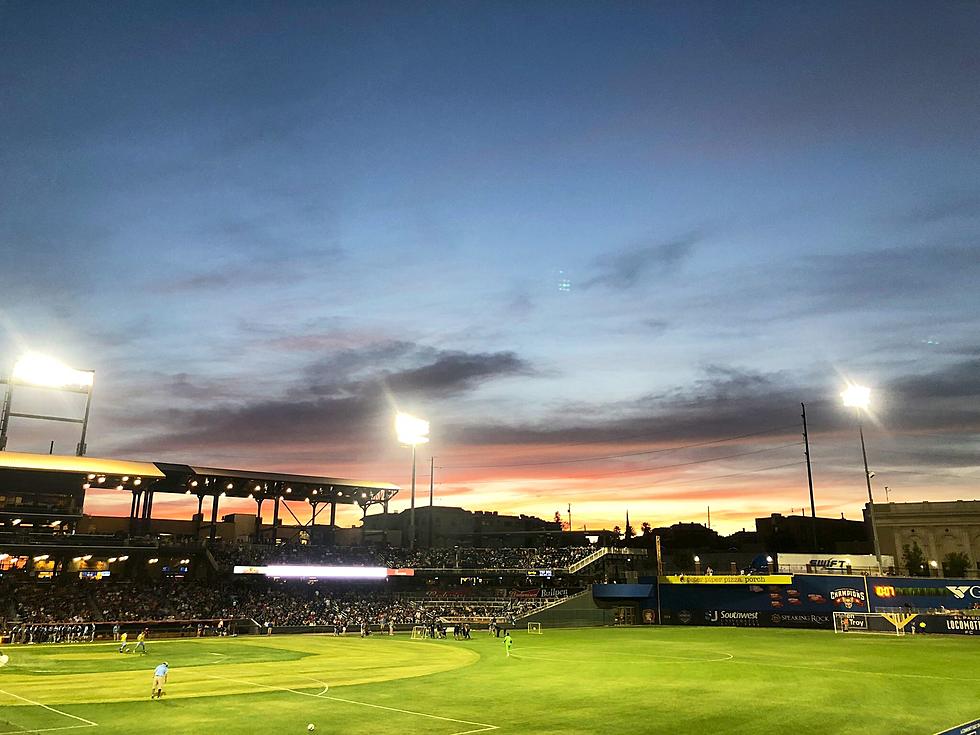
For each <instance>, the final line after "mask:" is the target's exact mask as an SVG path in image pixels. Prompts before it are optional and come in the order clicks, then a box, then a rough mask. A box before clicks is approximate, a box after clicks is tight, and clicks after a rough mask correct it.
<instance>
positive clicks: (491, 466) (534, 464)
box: [438, 424, 796, 470]
mask: <svg viewBox="0 0 980 735" xmlns="http://www.w3.org/2000/svg"><path fill="white" fill-rule="evenodd" d="M795 427H796V424H789V425H787V426H774V427H772V428H769V429H765V430H763V431H753V432H751V433H748V434H739V435H737V436H728V437H725V438H723V439H712V440H710V441H704V442H697V443H695V444H682V445H680V446H676V447H665V448H662V449H646V450H642V451H639V452H621V453H618V454H604V455H593V456H590V457H575V458H573V459H552V460H542V461H540V462H507V463H501V464H469V465H439V467H438V469H440V470H488V469H499V468H504V467H542V466H545V465H555V464H572V463H579V462H598V461H602V460H607V459H624V458H626V457H639V456H641V455H644V454H662V453H664V452H677V451H680V450H682V449H694V448H697V447H706V446H710V445H712V444H722V443H724V442H730V441H735V440H736V439H746V438H748V437H751V436H761V435H763V434H772V433H773V432H776V431H783V430H785V429H791V428H795Z"/></svg>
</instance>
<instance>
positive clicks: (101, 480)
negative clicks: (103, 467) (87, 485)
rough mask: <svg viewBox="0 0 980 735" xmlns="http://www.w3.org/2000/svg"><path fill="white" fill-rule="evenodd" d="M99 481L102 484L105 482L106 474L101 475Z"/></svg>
mask: <svg viewBox="0 0 980 735" xmlns="http://www.w3.org/2000/svg"><path fill="white" fill-rule="evenodd" d="M98 482H99V484H100V485H101V484H103V483H104V482H105V475H99V478H98Z"/></svg>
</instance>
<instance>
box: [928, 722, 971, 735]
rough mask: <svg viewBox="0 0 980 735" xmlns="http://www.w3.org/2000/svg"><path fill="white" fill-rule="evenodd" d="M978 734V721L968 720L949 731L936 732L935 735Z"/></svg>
mask: <svg viewBox="0 0 980 735" xmlns="http://www.w3.org/2000/svg"><path fill="white" fill-rule="evenodd" d="M977 733H980V720H970V721H969V722H964V723H963V724H962V725H957V726H956V727H954V728H951V729H949V730H943V731H942V732H937V733H936V735H977Z"/></svg>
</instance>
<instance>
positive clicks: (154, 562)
mask: <svg viewBox="0 0 980 735" xmlns="http://www.w3.org/2000/svg"><path fill="white" fill-rule="evenodd" d="M158 561H160V560H159V559H157V558H156V557H153V558H152V559H147V561H146V563H147V564H156V563H157V562H158Z"/></svg>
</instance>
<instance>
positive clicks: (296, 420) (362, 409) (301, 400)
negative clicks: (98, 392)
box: [138, 342, 533, 451]
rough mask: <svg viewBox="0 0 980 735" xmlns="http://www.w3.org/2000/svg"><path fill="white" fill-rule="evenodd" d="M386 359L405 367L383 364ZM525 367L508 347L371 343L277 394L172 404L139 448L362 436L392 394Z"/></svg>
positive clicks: (458, 385) (178, 385)
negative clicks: (186, 406)
mask: <svg viewBox="0 0 980 735" xmlns="http://www.w3.org/2000/svg"><path fill="white" fill-rule="evenodd" d="M391 362H397V363H405V364H407V365H410V366H408V367H402V368H401V369H390V368H387V366H389V365H390V363H391ZM530 374H533V369H532V367H531V366H530V365H529V364H528V363H527V362H526V361H524V360H522V359H521V358H520V357H518V356H517V355H515V354H514V353H511V352H494V353H464V352H458V351H438V350H433V349H432V348H428V347H424V346H420V345H415V344H413V343H409V342H387V343H382V344H378V345H371V346H370V347H367V348H364V349H361V350H346V351H343V352H341V353H340V354H338V355H336V356H332V357H330V358H328V359H324V360H321V361H319V362H317V363H315V364H314V365H312V366H310V367H309V368H308V369H307V370H306V371H305V372H304V373H303V376H302V379H301V381H300V382H299V384H297V385H294V386H293V387H292V388H291V389H290V390H289V391H288V392H287V393H286V395H284V396H283V397H278V398H273V399H265V400H256V401H240V402H226V403H222V404H218V405H216V406H214V407H210V408H203V409H191V410H180V409H172V410H170V411H168V412H166V413H164V414H163V415H161V416H160V420H161V421H162V422H163V423H165V424H167V426H168V427H169V430H168V431H167V432H165V433H161V434H160V435H159V436H157V437H151V438H150V439H149V440H146V441H142V442H140V444H139V445H138V448H139V450H140V451H153V450H171V449H175V448H185V447H213V446H231V445H255V444H265V445H275V444H286V443H289V442H323V443H331V442H332V443H335V444H340V445H346V444H348V443H351V442H364V441H366V440H367V439H368V437H370V436H372V435H373V434H374V433H376V431H377V427H378V426H379V424H381V423H383V422H384V423H386V422H389V421H390V420H391V411H392V404H391V402H390V398H389V397H390V396H395V397H397V399H398V400H399V401H407V402H409V403H410V402H412V401H415V400H425V401H428V402H430V403H431V402H436V401H438V400H439V399H442V398H447V397H450V396H458V395H460V394H463V393H466V392H468V391H472V390H474V389H476V388H477V387H478V386H479V385H480V384H481V383H483V382H486V381H490V380H493V379H497V378H501V377H509V376H514V375H530ZM171 388H172V392H173V394H174V395H175V396H177V397H181V398H197V399H200V400H205V399H206V398H208V397H209V396H208V395H207V388H206V386H197V385H195V384H192V383H191V382H190V381H189V380H188V378H187V376H185V375H177V376H174V379H173V382H172V385H171ZM210 397H211V398H212V399H213V398H215V397H220V396H215V395H211V396H210Z"/></svg>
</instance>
